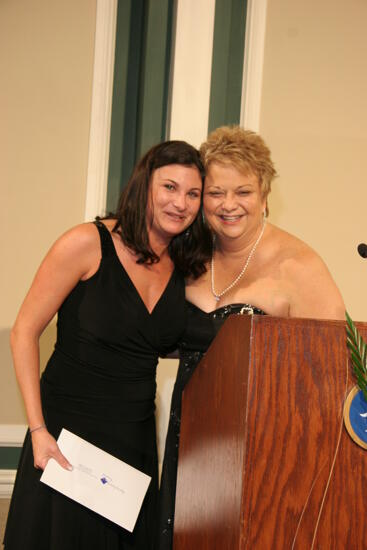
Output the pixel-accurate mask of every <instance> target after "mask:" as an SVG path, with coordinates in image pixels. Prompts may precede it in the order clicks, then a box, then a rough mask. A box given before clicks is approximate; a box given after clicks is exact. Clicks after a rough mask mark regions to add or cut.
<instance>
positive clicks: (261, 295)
mask: <svg viewBox="0 0 367 550" xmlns="http://www.w3.org/2000/svg"><path fill="white" fill-rule="evenodd" d="M200 153H201V157H202V160H203V164H204V167H205V170H206V176H205V183H204V199H203V201H204V204H203V207H204V215H205V220H206V223H207V225H208V227H209V229H210V231H211V233H212V238H213V245H212V256H211V260H210V261H209V263H208V264H207V266H206V267H207V270H206V272H205V273H204V274H203V275H202V276H201V277H199V278H198V279H196V280H194V279H192V278H188V279H187V281H186V308H187V326H186V331H185V334H184V336H183V338H182V340H181V343H180V347H179V350H180V365H179V370H178V374H177V380H176V384H175V387H174V391H173V395H172V405H171V416H170V424H169V428H168V434H167V441H166V450H165V457H164V465H163V473H162V482H161V490H160V522H159V534H158V539H159V542H158V548H159V550H168V549H171V548H172V542H173V520H174V506H175V492H176V476H177V461H178V447H179V433H180V417H181V396H182V391H183V389H184V387H185V385H186V383H187V382H188V380H189V378H190V377H191V375H192V372H193V370H194V369H195V367H196V365H197V364H198V362H199V361H200V359H201V357H202V356H203V354H204V353H205V352H206V350H207V349H208V347H209V345H210V343H211V342H212V340H213V339H214V337H215V335H216V333H217V332H218V330H219V328H220V326H221V325H222V324H223V322H224V321H225V319H226V318H227V317H228V315H230V314H232V313H235V314H236V313H242V314H243V313H246V314H258V315H264V314H267V315H273V316H277V317H312V318H318V319H342V318H344V310H345V308H344V304H343V300H342V297H341V295H340V292H339V290H338V288H337V286H336V285H335V283H334V281H333V279H332V277H331V275H330V273H329V271H328V269H327V267H326V265H325V263H324V262H323V261H322V259H321V258H320V257H319V256H318V254H317V253H316V252H315V251H314V250H312V249H311V248H310V247H309V246H308V245H307V244H305V243H304V242H302V241H301V240H300V239H298V238H297V237H295V236H293V235H290V234H289V233H287V232H286V231H283V230H282V229H280V228H279V227H276V226H275V225H273V224H271V223H268V222H267V215H268V197H269V193H270V191H271V184H272V181H273V179H274V178H275V176H276V170H275V168H274V164H273V161H272V159H271V155H270V150H269V149H268V147H267V146H266V144H265V142H264V141H263V139H262V138H261V137H260V136H259V135H258V134H256V133H254V132H252V131H246V130H243V129H242V128H240V127H238V126H233V127H229V126H224V127H221V128H218V129H217V130H215V131H213V132H212V133H211V134H210V135H209V136H208V138H207V140H206V141H205V143H203V144H202V146H201V148H200ZM205 406H210V404H206V403H203V407H205Z"/></svg>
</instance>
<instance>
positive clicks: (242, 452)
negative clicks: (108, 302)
mask: <svg viewBox="0 0 367 550" xmlns="http://www.w3.org/2000/svg"><path fill="white" fill-rule="evenodd" d="M359 328H360V329H361V331H362V334H364V335H365V336H366V337H367V325H366V324H360V325H359ZM347 361H348V357H347V350H346V345H345V324H344V323H343V322H338V321H316V320H306V319H277V318H272V317H260V316H259V317H257V316H254V317H252V318H247V317H239V316H233V317H231V318H229V319H228V320H227V321H226V323H225V324H224V326H223V327H222V329H221V331H220V332H219V334H218V336H217V338H216V339H215V341H214V342H213V345H212V346H211V348H210V349H209V351H208V353H207V355H206V357H205V358H204V360H203V361H202V362H201V363H200V365H199V366H198V368H197V370H196V371H195V373H194V375H193V377H192V379H191V381H190V384H189V385H188V387H187V388H186V390H185V395H184V400H183V416H182V430H181V441H180V462H179V476H178V487H177V497H176V520H175V545H174V548H175V550H192V549H195V550H204V549H205V550H209V549H210V550H216V549H218V550H226V549H228V550H237V549H238V550H244V549H254V548H255V549H257V548H258V549H261V550H262V549H271V550H277V549H282V550H283V549H284V548H287V549H288V548H289V549H293V548H294V549H298V550H301V549H302V550H303V549H305V548H307V549H309V548H314V549H316V548H318V549H319V548H320V549H321V548H322V549H327V550H329V549H338V550H339V549H340V550H342V549H343V550H344V549H345V548H348V549H349V548H350V549H353V550H354V549H362V548H366V547H367V545H366V544H365V541H367V529H366V527H365V522H364V517H365V512H366V506H365V505H364V499H363V492H362V491H363V488H364V487H366V481H367V480H366V473H365V472H366V468H367V455H366V451H363V450H362V449H360V448H359V447H358V446H357V445H356V444H355V443H354V442H353V441H352V440H351V439H350V437H349V436H348V435H347V433H346V431H345V428H344V426H343V423H342V422H343V421H342V409H343V403H344V399H345V395H346V392H347V390H349V389H350V388H351V387H352V386H353V385H354V380H353V378H352V375H351V371H350V365H348V362H347Z"/></svg>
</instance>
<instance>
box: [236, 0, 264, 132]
mask: <svg viewBox="0 0 367 550" xmlns="http://www.w3.org/2000/svg"><path fill="white" fill-rule="evenodd" d="M266 8H267V0H249V2H248V4H247V19H246V35H245V57H244V64H243V80H242V83H243V84H242V101H241V118H240V120H241V122H240V124H241V126H243V127H244V128H246V129H249V130H254V131H255V132H258V131H259V128H260V109H261V92H262V77H263V66H264V49H265V32H266Z"/></svg>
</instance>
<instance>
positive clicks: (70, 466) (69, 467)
mask: <svg viewBox="0 0 367 550" xmlns="http://www.w3.org/2000/svg"><path fill="white" fill-rule="evenodd" d="M67 469H68V470H69V472H72V471H73V470H74V468H73V467H72V465H71V464H69V466H67Z"/></svg>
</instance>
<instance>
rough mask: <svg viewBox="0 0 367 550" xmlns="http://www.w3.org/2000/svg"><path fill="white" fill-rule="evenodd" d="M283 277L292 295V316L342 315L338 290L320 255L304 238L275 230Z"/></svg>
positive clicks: (337, 316)
mask: <svg viewBox="0 0 367 550" xmlns="http://www.w3.org/2000/svg"><path fill="white" fill-rule="evenodd" d="M274 239H277V242H278V251H279V255H278V261H279V266H280V271H281V273H282V278H283V280H284V281H285V283H286V286H287V288H288V290H289V295H290V297H291V313H292V316H300V317H319V318H329V319H331V318H338V319H340V318H343V316H344V309H345V307H344V303H343V299H342V296H341V294H340V291H339V289H338V287H337V285H336V284H335V281H334V279H333V277H332V275H331V273H330V271H329V269H328V267H327V265H326V263H325V262H324V260H323V259H322V258H321V256H320V255H319V254H318V253H317V252H316V251H315V250H314V249H313V248H311V247H310V246H309V245H308V244H306V243H305V242H304V241H302V240H301V239H299V238H298V237H295V236H294V235H291V234H290V233H287V232H286V231H283V230H282V229H279V228H275V229H274Z"/></svg>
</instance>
